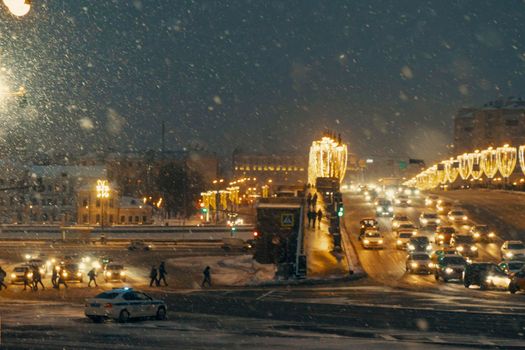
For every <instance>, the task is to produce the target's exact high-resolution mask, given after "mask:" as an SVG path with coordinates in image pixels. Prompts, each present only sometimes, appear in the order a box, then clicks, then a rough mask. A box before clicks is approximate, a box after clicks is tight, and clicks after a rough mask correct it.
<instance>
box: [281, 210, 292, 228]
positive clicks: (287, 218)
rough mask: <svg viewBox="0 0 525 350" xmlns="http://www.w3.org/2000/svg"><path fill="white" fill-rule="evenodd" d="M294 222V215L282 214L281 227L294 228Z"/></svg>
mask: <svg viewBox="0 0 525 350" xmlns="http://www.w3.org/2000/svg"><path fill="white" fill-rule="evenodd" d="M293 222H294V217H293V214H291V213H287V214H281V227H292V226H293Z"/></svg>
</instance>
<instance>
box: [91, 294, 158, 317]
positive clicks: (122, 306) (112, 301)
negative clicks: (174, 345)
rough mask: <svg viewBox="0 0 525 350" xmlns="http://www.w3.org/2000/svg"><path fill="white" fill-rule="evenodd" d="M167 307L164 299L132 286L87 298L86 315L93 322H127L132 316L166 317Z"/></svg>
mask: <svg viewBox="0 0 525 350" xmlns="http://www.w3.org/2000/svg"><path fill="white" fill-rule="evenodd" d="M166 312H167V307H166V304H165V303H164V301H162V300H157V299H153V298H152V297H150V296H149V295H147V294H145V293H142V292H139V291H136V290H133V289H131V288H119V289H112V290H108V291H105V292H103V293H100V294H99V295H97V296H96V297H94V298H91V299H86V308H85V311H84V313H85V315H86V316H87V317H88V318H89V319H91V320H92V321H93V322H97V323H98V322H103V321H104V320H106V319H114V320H116V321H118V322H127V321H129V320H130V319H131V318H143V317H155V318H156V319H157V320H164V319H166Z"/></svg>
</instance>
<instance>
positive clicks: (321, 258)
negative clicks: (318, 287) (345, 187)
mask: <svg viewBox="0 0 525 350" xmlns="http://www.w3.org/2000/svg"><path fill="white" fill-rule="evenodd" d="M313 193H314V192H313V191H312V195H313ZM319 208H321V210H322V211H323V220H322V221H321V226H320V228H319V223H318V222H317V221H316V222H315V227H314V228H311V227H310V228H309V227H308V218H307V216H306V215H305V231H304V251H305V254H306V257H307V266H308V269H307V277H308V278H340V277H346V276H348V275H349V270H350V264H349V261H348V259H347V257H346V254H345V253H344V252H342V251H341V252H334V243H333V239H332V235H331V234H330V233H329V232H328V225H329V223H328V220H327V219H326V212H325V208H324V203H323V198H322V197H321V196H320V195H318V199H317V207H316V210H319Z"/></svg>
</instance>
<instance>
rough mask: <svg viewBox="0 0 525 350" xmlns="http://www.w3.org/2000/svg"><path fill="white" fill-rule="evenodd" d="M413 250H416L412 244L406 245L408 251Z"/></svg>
mask: <svg viewBox="0 0 525 350" xmlns="http://www.w3.org/2000/svg"><path fill="white" fill-rule="evenodd" d="M415 249H416V247H414V245H413V244H409V245H408V250H415Z"/></svg>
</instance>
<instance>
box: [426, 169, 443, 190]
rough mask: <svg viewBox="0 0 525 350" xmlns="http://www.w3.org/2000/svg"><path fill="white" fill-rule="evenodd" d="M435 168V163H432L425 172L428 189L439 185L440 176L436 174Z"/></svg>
mask: <svg viewBox="0 0 525 350" xmlns="http://www.w3.org/2000/svg"><path fill="white" fill-rule="evenodd" d="M437 168H438V167H437V165H433V166H431V167H430V168H428V172H427V184H428V187H427V188H428V189H433V188H436V187H437V186H439V183H440V178H439V175H438V170H437Z"/></svg>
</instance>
